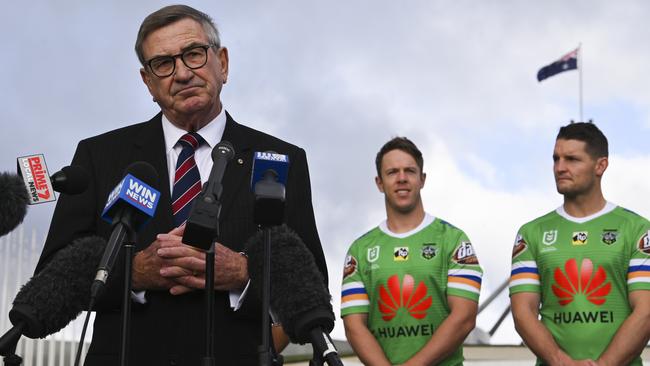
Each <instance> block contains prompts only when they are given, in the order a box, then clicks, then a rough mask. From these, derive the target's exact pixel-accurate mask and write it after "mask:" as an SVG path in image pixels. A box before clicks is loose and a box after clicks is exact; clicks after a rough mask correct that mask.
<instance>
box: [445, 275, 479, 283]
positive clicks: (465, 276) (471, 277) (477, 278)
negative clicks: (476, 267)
mask: <svg viewBox="0 0 650 366" xmlns="http://www.w3.org/2000/svg"><path fill="white" fill-rule="evenodd" d="M450 276H452V277H461V278H467V279H468V280H472V281H474V282H478V283H481V277H479V276H471V275H450Z"/></svg>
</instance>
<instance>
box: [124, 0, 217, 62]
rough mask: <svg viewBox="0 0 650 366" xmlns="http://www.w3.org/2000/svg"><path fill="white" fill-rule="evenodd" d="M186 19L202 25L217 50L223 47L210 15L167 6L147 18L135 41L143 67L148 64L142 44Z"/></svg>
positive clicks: (136, 51) (182, 6) (188, 7)
mask: <svg viewBox="0 0 650 366" xmlns="http://www.w3.org/2000/svg"><path fill="white" fill-rule="evenodd" d="M185 18H190V19H194V20H195V21H197V22H198V23H200V24H201V26H202V27H203V30H204V31H205V34H206V35H207V36H208V42H210V44H212V45H214V46H215V47H216V48H219V47H221V41H220V40H219V31H218V30H217V26H215V25H214V21H212V18H211V17H210V16H209V15H208V14H205V13H203V12H201V11H198V10H196V9H194V8H192V7H190V6H187V5H170V6H165V7H164V8H162V9H160V10H157V11H155V12H153V13H151V14H149V15H148V16H147V17H146V18H144V20H143V21H142V24H141V25H140V30H139V31H138V37H137V38H136V40H135V53H136V55H138V60H140V63H141V64H142V66H144V64H145V62H146V60H145V59H144V54H143V51H142V44H143V43H144V40H145V38H147V36H148V35H149V34H151V32H153V31H156V30H158V29H160V28H162V27H165V26H168V25H170V24H172V23H175V22H177V21H179V20H181V19H185Z"/></svg>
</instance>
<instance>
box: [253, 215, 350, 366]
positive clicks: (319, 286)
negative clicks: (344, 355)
mask: <svg viewBox="0 0 650 366" xmlns="http://www.w3.org/2000/svg"><path fill="white" fill-rule="evenodd" d="M270 230H271V240H273V245H272V246H271V281H272V283H273V286H271V308H272V309H273V312H274V314H276V315H277V316H278V318H279V320H280V322H281V323H282V327H283V329H284V330H285V332H286V333H287V335H288V336H289V339H290V340H291V341H292V342H294V343H300V344H304V343H311V344H312V346H313V348H314V353H315V354H316V355H318V356H320V357H322V358H324V359H325V360H326V361H327V363H328V364H329V365H342V363H341V360H340V359H339V357H338V353H337V351H336V348H335V347H334V345H333V344H332V342H331V339H330V338H329V335H328V333H329V332H331V331H332V329H333V328H334V313H333V311H332V304H331V303H330V300H331V296H330V295H329V293H328V291H327V288H326V287H325V281H324V279H323V275H322V274H321V273H320V272H319V271H318V269H317V268H318V267H317V266H316V262H315V261H314V256H313V255H312V254H311V252H310V251H309V250H308V249H307V247H306V246H305V244H304V243H303V242H302V240H301V239H300V237H299V236H298V235H297V234H296V233H295V232H293V231H292V230H291V229H290V228H289V227H287V226H286V225H282V226H274V227H272V228H271V229H270ZM263 243H264V237H263V233H262V232H258V233H257V234H256V235H254V236H253V237H251V238H250V239H249V240H248V241H247V242H246V244H245V251H246V254H247V255H248V272H249V275H250V278H251V284H255V286H257V284H260V283H261V281H262V276H263V274H262V264H263V260H264V245H263Z"/></svg>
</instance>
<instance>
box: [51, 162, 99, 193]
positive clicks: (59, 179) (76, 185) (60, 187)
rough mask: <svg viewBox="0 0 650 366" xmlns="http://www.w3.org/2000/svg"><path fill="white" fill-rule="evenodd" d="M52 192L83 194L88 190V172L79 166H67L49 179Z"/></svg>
mask: <svg viewBox="0 0 650 366" xmlns="http://www.w3.org/2000/svg"><path fill="white" fill-rule="evenodd" d="M50 180H51V181H52V186H54V190H55V191H57V192H61V193H67V194H79V193H83V192H84V191H85V190H86V189H87V188H88V182H89V181H90V179H89V177H88V172H86V169H84V168H83V167H81V166H79V165H69V166H66V167H64V168H62V169H61V170H59V171H58V172H56V173H54V174H52V176H51V177H50Z"/></svg>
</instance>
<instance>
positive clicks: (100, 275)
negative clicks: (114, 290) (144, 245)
mask: <svg viewBox="0 0 650 366" xmlns="http://www.w3.org/2000/svg"><path fill="white" fill-rule="evenodd" d="M125 174H126V175H125V177H124V179H122V180H121V181H120V182H119V183H118V184H117V186H116V187H115V188H114V189H113V191H112V192H111V193H110V194H109V195H108V200H107V202H106V206H104V211H103V212H102V218H103V219H104V220H106V221H108V222H110V223H111V225H112V226H113V231H112V232H111V236H110V238H109V239H108V244H107V245H106V249H105V251H104V255H103V256H102V259H101V261H100V262H99V266H98V267H97V274H96V276H95V281H94V282H93V284H92V288H91V296H92V298H95V297H96V296H97V295H99V292H100V291H101V289H102V288H103V287H104V285H105V284H106V280H107V279H108V276H109V273H110V271H111V269H112V268H113V265H114V264H115V260H116V259H117V255H118V253H119V252H120V248H121V247H122V243H123V242H124V239H125V237H126V236H127V235H128V236H129V237H128V240H129V241H131V242H135V231H136V230H139V229H140V228H141V227H142V226H143V225H144V224H145V223H146V222H148V221H149V219H151V218H152V217H153V215H154V213H155V212H156V207H157V206H158V202H159V201H160V192H158V190H156V188H154V187H157V186H158V173H156V170H155V169H154V167H153V166H151V164H149V163H145V162H142V161H137V162H135V163H133V164H131V165H129V166H128V167H127V168H126V172H125ZM136 177H140V178H136ZM150 184H151V185H150Z"/></svg>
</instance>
